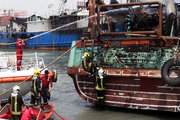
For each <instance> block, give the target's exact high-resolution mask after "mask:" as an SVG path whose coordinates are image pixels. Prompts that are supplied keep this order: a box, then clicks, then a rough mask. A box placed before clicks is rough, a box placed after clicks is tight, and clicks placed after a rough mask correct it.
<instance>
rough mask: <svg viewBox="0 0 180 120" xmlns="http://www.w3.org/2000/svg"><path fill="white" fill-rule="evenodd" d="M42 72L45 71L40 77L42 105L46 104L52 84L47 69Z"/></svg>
mask: <svg viewBox="0 0 180 120" xmlns="http://www.w3.org/2000/svg"><path fill="white" fill-rule="evenodd" d="M44 73H45V74H44V76H43V77H42V78H41V79H42V91H41V95H42V98H43V102H44V105H48V99H50V92H51V89H52V86H53V84H52V77H51V76H50V75H49V71H48V70H45V72H44ZM49 84H50V86H49Z"/></svg>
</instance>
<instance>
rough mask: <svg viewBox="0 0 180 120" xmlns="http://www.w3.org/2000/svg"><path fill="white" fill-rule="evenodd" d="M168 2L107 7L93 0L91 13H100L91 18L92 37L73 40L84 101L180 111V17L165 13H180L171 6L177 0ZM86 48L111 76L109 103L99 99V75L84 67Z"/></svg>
mask: <svg viewBox="0 0 180 120" xmlns="http://www.w3.org/2000/svg"><path fill="white" fill-rule="evenodd" d="M167 1H168V2H169V3H168V4H167V3H166V4H165V3H163V2H161V0H159V1H149V2H135V3H123V4H109V5H105V4H104V3H103V2H102V1H96V0H89V9H90V16H93V15H95V14H96V11H97V18H93V17H91V18H90V20H89V31H90V33H89V34H90V35H91V36H86V38H84V39H83V40H82V41H80V43H79V44H78V45H76V44H77V43H78V42H77V41H74V42H73V44H72V46H74V45H76V47H75V48H74V49H73V50H71V53H70V58H69V63H68V68H67V73H68V75H69V76H71V78H72V79H73V82H74V85H75V88H76V91H77V92H78V94H79V96H80V97H81V98H82V99H84V100H86V101H88V102H91V103H95V104H101V105H108V106H116V107H126V108H132V109H145V110H161V111H172V112H180V53H179V50H180V49H179V46H180V40H179V38H178V37H176V36H177V33H178V31H177V29H176V28H177V26H178V24H177V23H176V22H172V21H176V20H177V17H169V19H170V21H171V22H170V21H169V19H168V20H166V19H165V16H164V15H166V16H169V15H170V14H171V15H174V16H176V13H175V12H173V10H169V9H171V8H172V9H175V6H174V3H173V1H171V0H167ZM95 4H96V5H95ZM95 6H96V7H97V8H98V9H95ZM164 6H166V7H164ZM168 6H171V7H168ZM165 11H166V12H167V11H168V13H165ZM170 11H171V12H170ZM168 21H169V22H168ZM95 26H97V27H95ZM85 52H87V53H89V54H94V53H96V56H95V57H94V58H93V61H92V62H93V63H96V64H98V65H99V66H100V67H102V69H103V70H104V71H105V72H106V74H107V76H106V77H104V80H103V84H104V87H105V90H104V102H103V103H99V102H98V99H97V92H96V90H95V87H96V78H95V77H94V76H92V75H90V74H89V73H88V72H87V71H85V70H84V69H83V66H82V56H83V54H84V53H85Z"/></svg>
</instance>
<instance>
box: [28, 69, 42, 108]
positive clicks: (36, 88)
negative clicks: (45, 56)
mask: <svg viewBox="0 0 180 120" xmlns="http://www.w3.org/2000/svg"><path fill="white" fill-rule="evenodd" d="M39 74H40V71H39V70H35V71H34V75H33V77H32V85H31V92H30V94H31V102H30V106H34V105H35V102H36V101H37V105H39V106H40V105H41V96H40V92H41V89H42V84H41V83H42V82H41V79H40V77H39Z"/></svg>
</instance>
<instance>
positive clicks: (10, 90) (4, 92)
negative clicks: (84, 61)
mask: <svg viewBox="0 0 180 120" xmlns="http://www.w3.org/2000/svg"><path fill="white" fill-rule="evenodd" d="M81 41H82V40H80V41H78V42H77V43H76V44H75V45H74V46H73V47H71V48H69V49H68V50H67V51H66V52H64V53H63V54H62V55H60V56H59V57H57V58H56V59H55V60H54V61H53V62H51V63H50V64H48V65H47V66H46V67H44V68H43V69H42V70H40V72H42V71H43V70H45V69H46V68H48V67H49V66H50V65H52V64H54V63H55V62H56V61H57V60H59V59H60V58H62V57H63V56H64V55H65V54H66V53H68V52H69V51H71V50H72V49H73V48H74V47H76V46H77V45H78V44H79V43H80V42H81ZM31 78H32V76H31V77H29V78H27V79H25V80H24V81H22V82H20V83H18V84H17V86H20V85H22V84H23V83H24V82H26V81H28V80H29V79H31ZM12 89H13V88H9V89H8V90H6V91H5V92H3V93H1V94H0V96H2V95H4V94H6V93H7V92H9V91H11V90H12Z"/></svg>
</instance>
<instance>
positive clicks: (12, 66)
mask: <svg viewBox="0 0 180 120" xmlns="http://www.w3.org/2000/svg"><path fill="white" fill-rule="evenodd" d="M44 67H45V64H44V60H43V58H42V57H38V55H37V53H36V52H35V53H34V54H23V56H22V61H21V66H20V68H21V70H29V69H31V68H34V69H42V68H44ZM16 69H17V55H16V53H15V52H0V71H1V70H16Z"/></svg>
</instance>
